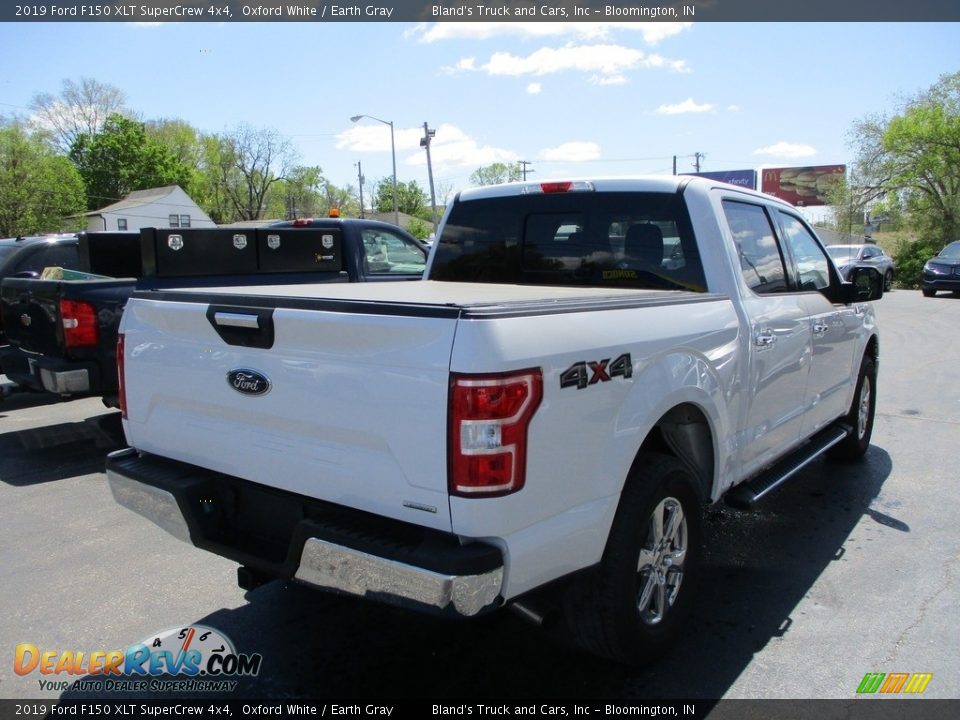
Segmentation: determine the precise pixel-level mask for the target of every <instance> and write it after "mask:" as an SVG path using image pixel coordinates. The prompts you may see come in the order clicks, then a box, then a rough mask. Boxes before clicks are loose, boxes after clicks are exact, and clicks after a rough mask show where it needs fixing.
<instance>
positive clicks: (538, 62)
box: [445, 45, 689, 85]
mask: <svg viewBox="0 0 960 720" xmlns="http://www.w3.org/2000/svg"><path fill="white" fill-rule="evenodd" d="M639 68H669V69H671V70H674V71H676V72H689V69H688V68H687V65H686V61H684V60H669V59H667V58H664V57H662V56H660V55H648V54H646V53H644V52H643V51H642V50H637V49H635V48H629V47H624V46H623V45H565V46H563V47H559V48H549V47H544V48H540V49H539V50H535V51H534V52H532V53H530V54H529V55H526V56H520V55H514V54H513V53H510V52H496V53H494V54H493V55H491V56H490V59H489V60H488V61H487V62H486V63H484V64H483V65H480V66H477V65H476V62H475V60H474V59H473V58H464V59H462V60H460V61H459V62H458V63H457V64H456V65H455V66H453V67H452V68H445V71H447V72H456V71H461V72H466V71H474V70H475V71H482V72H485V73H487V74H488V75H493V76H506V77H520V76H523V75H533V76H535V77H542V76H544V75H552V74H554V73H559V72H564V71H579V72H584V73H592V75H591V78H590V81H591V82H593V83H594V84H597V85H622V84H624V83H626V82H627V77H626V75H624V72H626V71H628V70H636V69H639Z"/></svg>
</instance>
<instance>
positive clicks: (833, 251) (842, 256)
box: [827, 245, 860, 262]
mask: <svg viewBox="0 0 960 720" xmlns="http://www.w3.org/2000/svg"><path fill="white" fill-rule="evenodd" d="M859 250H860V248H858V247H853V246H851V245H829V246H828V247H827V252H828V253H830V257H832V258H833V259H834V260H836V261H837V262H843V261H844V260H854V259H855V258H856V257H857V252H858V251H859Z"/></svg>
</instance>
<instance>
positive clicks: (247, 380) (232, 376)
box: [227, 368, 273, 395]
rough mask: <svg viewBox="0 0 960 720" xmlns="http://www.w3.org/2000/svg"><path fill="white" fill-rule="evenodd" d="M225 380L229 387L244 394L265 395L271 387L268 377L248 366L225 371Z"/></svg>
mask: <svg viewBox="0 0 960 720" xmlns="http://www.w3.org/2000/svg"><path fill="white" fill-rule="evenodd" d="M227 382H228V383H230V387H232V388H233V389H234V390H236V391H237V392H238V393H243V394H244V395H266V394H267V393H268V392H270V388H271V387H273V384H272V383H271V382H270V378H268V377H267V376H266V375H264V374H263V373H261V372H257V371H256V370H250V369H248V368H240V369H237V370H231V371H230V372H228V373H227Z"/></svg>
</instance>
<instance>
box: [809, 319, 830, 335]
mask: <svg viewBox="0 0 960 720" xmlns="http://www.w3.org/2000/svg"><path fill="white" fill-rule="evenodd" d="M828 330H830V326H829V325H826V324H825V323H820V322H818V323H816V324H815V325H814V326H813V335H814V337H818V338H822V337H823V336H824V335H826V334H827V331H828Z"/></svg>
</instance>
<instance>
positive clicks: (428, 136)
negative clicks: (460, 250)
mask: <svg viewBox="0 0 960 720" xmlns="http://www.w3.org/2000/svg"><path fill="white" fill-rule="evenodd" d="M436 134H437V131H436V130H431V129H430V128H429V127H428V126H427V123H426V122H424V123H423V137H422V138H420V147H422V148H426V150H427V176H428V177H429V178H430V215H431V217H432V218H433V232H434V233H436V232H437V194H436V193H435V192H434V190H433V163H432V162H431V161H430V141H431V140H432V139H433V138H434V136H435V135H436Z"/></svg>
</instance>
